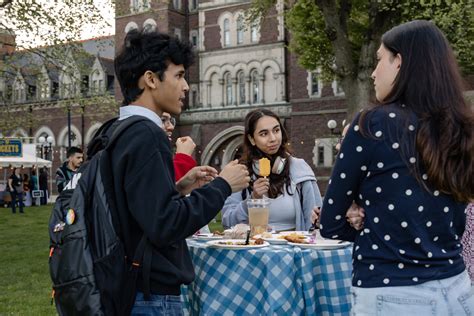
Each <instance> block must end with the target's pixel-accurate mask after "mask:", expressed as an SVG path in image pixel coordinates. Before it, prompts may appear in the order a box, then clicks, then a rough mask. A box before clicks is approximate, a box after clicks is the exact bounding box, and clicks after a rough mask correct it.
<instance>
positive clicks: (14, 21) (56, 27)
mask: <svg viewBox="0 0 474 316" xmlns="http://www.w3.org/2000/svg"><path fill="white" fill-rule="evenodd" d="M110 2H111V1H110V0H109V1H94V0H82V1H65V0H55V1H44V0H28V1H24V0H13V1H11V0H10V1H3V2H0V16H3V17H5V18H2V19H0V28H1V29H4V30H10V31H13V32H15V33H16V34H19V33H22V34H27V35H28V40H27V41H26V42H25V44H24V47H21V48H29V47H33V46H37V45H38V42H39V43H41V44H42V45H47V46H51V45H57V44H60V43H65V42H70V41H74V40H78V39H80V36H81V32H82V30H83V28H84V25H85V24H90V25H96V27H97V30H100V29H102V28H104V27H105V26H107V25H109V23H112V22H113V21H106V20H105V19H104V17H103V16H102V12H101V9H103V7H105V6H108V5H110Z"/></svg>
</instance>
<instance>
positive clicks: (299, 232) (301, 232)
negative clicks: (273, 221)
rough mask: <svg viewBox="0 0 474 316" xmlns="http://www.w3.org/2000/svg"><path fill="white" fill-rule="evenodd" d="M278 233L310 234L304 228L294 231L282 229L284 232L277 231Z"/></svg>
mask: <svg viewBox="0 0 474 316" xmlns="http://www.w3.org/2000/svg"><path fill="white" fill-rule="evenodd" d="M279 234H280V235H291V234H298V235H303V236H311V233H310V232H308V231H305V230H296V231H291V230H289V231H284V232H279Z"/></svg>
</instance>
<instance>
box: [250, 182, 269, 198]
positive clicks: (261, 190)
mask: <svg viewBox="0 0 474 316" xmlns="http://www.w3.org/2000/svg"><path fill="white" fill-rule="evenodd" d="M269 188H270V179H268V178H266V177H265V178H258V179H257V180H256V181H255V182H254V183H253V191H252V199H261V198H263V196H268V189H269Z"/></svg>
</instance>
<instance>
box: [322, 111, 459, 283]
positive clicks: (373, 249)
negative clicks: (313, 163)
mask: <svg viewBox="0 0 474 316" xmlns="http://www.w3.org/2000/svg"><path fill="white" fill-rule="evenodd" d="M359 117H360V114H359V115H358V116H357V117H356V118H355V120H354V122H353V123H352V125H351V127H350V129H349V131H348V132H347V135H346V137H345V139H344V142H343V144H342V147H341V151H340V152H339V154H338V156H337V160H336V164H335V166H334V169H333V173H332V176H331V180H330V182H329V186H328V189H327V192H326V196H325V198H324V203H323V209H322V213H321V234H322V235H323V236H324V237H327V238H333V239H343V240H349V241H353V242H354V249H353V267H354V270H353V279H352V284H353V285H354V286H359V287H382V286H405V285H415V284H420V283H423V282H427V281H431V280H438V279H444V278H448V277H451V276H454V275H456V274H459V273H461V272H462V271H463V270H464V269H465V267H464V263H463V260H462V257H461V244H460V241H461V236H462V234H463V231H464V227H465V218H466V215H465V208H466V204H462V203H457V202H456V201H454V200H453V198H452V197H451V196H449V195H446V194H443V193H441V192H440V191H438V190H436V188H430V186H429V184H428V181H427V180H428V177H427V175H426V174H425V173H424V172H423V170H424V169H423V166H422V165H421V164H420V163H419V160H420V158H419V157H418V155H417V153H416V150H415V145H414V144H415V137H416V131H417V118H416V116H415V115H414V114H413V113H411V112H410V111H409V110H408V108H407V107H405V106H404V105H397V104H391V105H384V106H378V107H377V108H375V109H373V110H371V111H369V113H367V116H366V118H365V120H364V122H363V123H362V124H364V127H365V128H364V130H365V131H368V133H367V135H366V134H364V135H363V134H362V133H361V127H360V126H359V125H358V124H359ZM414 168H417V170H419V171H418V174H419V175H420V180H419V181H422V182H424V184H426V187H427V188H426V189H425V188H424V187H423V186H422V185H420V182H419V181H417V179H416V178H415V177H414V176H413V174H414V172H413V170H414ZM353 201H355V202H356V203H357V204H358V205H359V206H361V207H363V208H364V210H365V220H364V228H363V229H362V230H360V231H356V230H355V229H354V228H352V227H351V226H350V225H349V223H348V222H347V221H346V218H345V215H346V212H347V210H348V209H349V207H350V206H351V204H352V202H353Z"/></svg>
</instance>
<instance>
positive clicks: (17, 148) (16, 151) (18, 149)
mask: <svg viewBox="0 0 474 316" xmlns="http://www.w3.org/2000/svg"><path fill="white" fill-rule="evenodd" d="M22 149H23V148H22V145H21V140H20V139H7V138H0V157H22V156H23V153H22Z"/></svg>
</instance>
